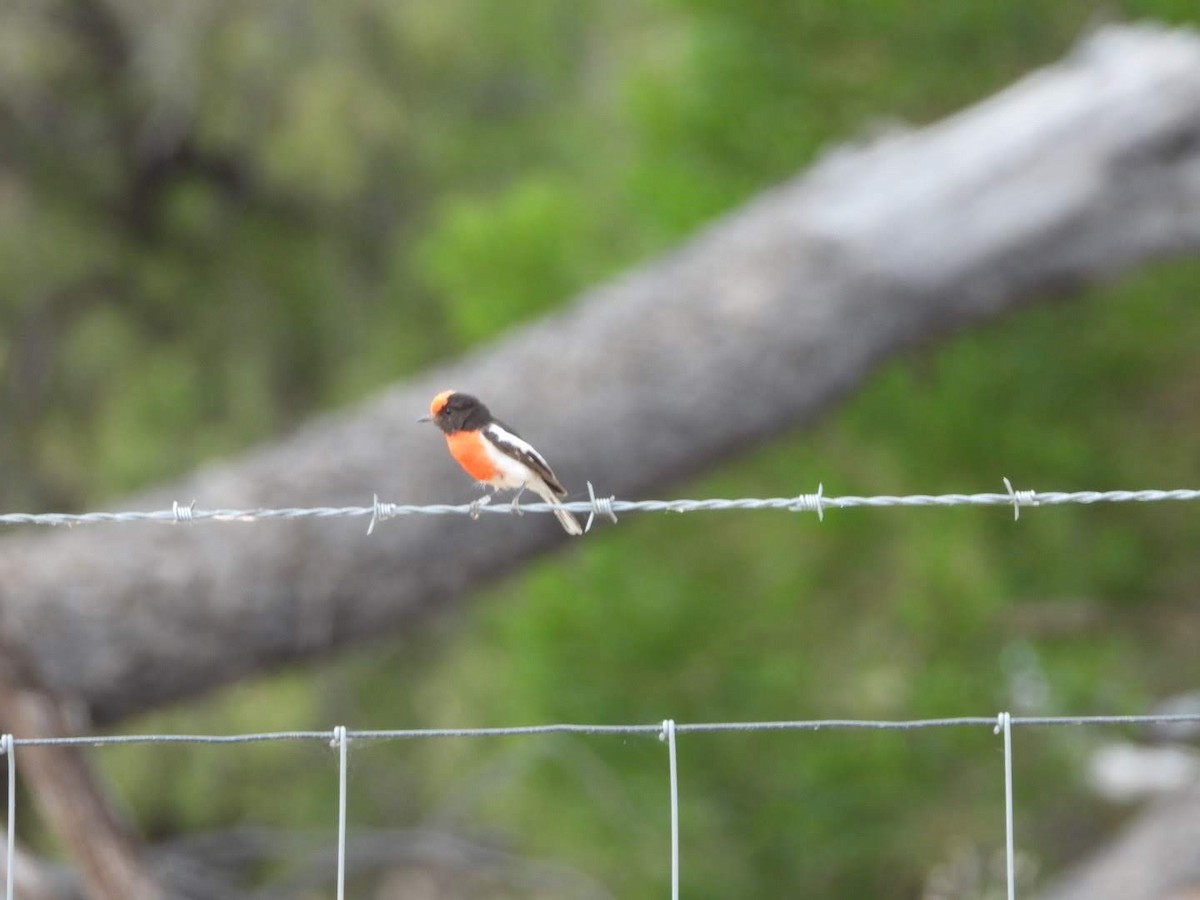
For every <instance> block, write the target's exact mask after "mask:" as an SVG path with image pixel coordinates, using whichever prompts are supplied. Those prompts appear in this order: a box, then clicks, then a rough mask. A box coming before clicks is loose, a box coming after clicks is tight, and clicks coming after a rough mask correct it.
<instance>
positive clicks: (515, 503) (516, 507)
mask: <svg viewBox="0 0 1200 900" xmlns="http://www.w3.org/2000/svg"><path fill="white" fill-rule="evenodd" d="M523 493H525V485H521V489H520V490H519V491H517V496H515V497H513V498H512V503H511V504H509V506H510V507H511V509H512V513H513V515H514V516H523V515H525V510H523V509H521V503H520V500H521V495H522V494H523Z"/></svg>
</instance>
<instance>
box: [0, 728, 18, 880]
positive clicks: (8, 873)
mask: <svg viewBox="0 0 1200 900" xmlns="http://www.w3.org/2000/svg"><path fill="white" fill-rule="evenodd" d="M0 752H2V753H4V755H5V756H7V757H8V819H7V821H6V822H5V823H4V830H5V831H6V832H8V835H7V836H8V848H7V857H6V860H5V864H4V896H5V897H6V898H7V900H13V896H14V894H13V881H14V877H13V872H14V870H15V869H16V861H17V745H16V743H15V742H14V741H13V736H12V735H11V734H6V735H4V737H2V738H0Z"/></svg>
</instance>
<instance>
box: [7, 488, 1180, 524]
mask: <svg viewBox="0 0 1200 900" xmlns="http://www.w3.org/2000/svg"><path fill="white" fill-rule="evenodd" d="M1004 485H1005V488H1006V490H1005V491H1004V493H998V492H997V493H979V494H909V495H900V496H893V495H881V496H873V497H860V496H855V495H849V496H842V497H835V496H827V495H826V494H825V491H824V485H819V486H818V488H817V492H816V493H815V494H799V495H797V496H794V497H742V498H737V499H720V498H710V499H702V500H692V499H679V500H618V499H617V498H616V497H615V496H613V497H602V496H598V495H597V494H596V492H595V490H594V489H593V487H592V485H591V483H590V482H589V483H588V495H589V496H588V499H587V500H572V501H567V502H564V503H562V504H561V507H562V508H565V509H567V510H569V511H570V512H573V513H579V514H585V513H586V514H587V516H588V520H587V525H586V528H585V530H590V529H591V527H592V524H593V522H594V520H595V519H596V518H598V517H602V518H606V519H608V520H610V521H612V522H616V521H617V516H618V514H623V513H630V512H668V513H691V512H727V511H731V510H781V511H784V512H815V513H816V514H817V517H818V519H821V520H823V519H824V518H825V513H826V511H828V510H833V509H855V508H859V507H868V508H873V509H878V508H884V507H924V506H934V507H953V506H1011V507H1012V510H1013V518H1014V519H1019V518H1020V516H1021V510H1022V509H1025V508H1029V507H1039V506H1064V505H1069V504H1076V505H1084V506H1089V505H1093V504H1097V503H1164V502H1194V501H1197V500H1200V490H1196V489H1192V488H1179V489H1175V490H1154V489H1151V490H1136V491H1128V490H1114V491H1033V490H1015V489H1014V488H1013V486H1012V484H1011V483H1010V482H1009V480H1008V479H1007V478H1005V479H1004ZM490 500H491V497H489V496H485V497H481V498H480V499H479V500H476V501H474V502H472V503H459V504H450V503H432V504H423V505H418V504H407V503H386V502H383V501H381V500H380V499H379V497H378V496H376V497H375V498H374V501H373V502H372V504H371V505H370V506H315V507H283V508H278V509H270V508H263V507H257V508H247V509H225V508H221V509H203V508H198V507H197V505H196V501H195V500H193V501H192V502H191V503H189V504H186V505H184V504H181V503H179V502H176V503H174V504H173V505H172V507H171V508H170V509H157V510H129V511H125V512H88V513H0V525H48V526H75V525H98V524H105V523H109V524H112V523H119V524H124V523H130V522H167V523H187V522H264V521H270V520H274V519H355V518H359V519H368V520H369V524H368V526H367V533H368V534H370V533H372V532H373V531H374V530H375V527H376V525H377V524H378V523H380V522H383V521H385V520H387V519H395V518H400V517H402V516H416V515H425V516H470V517H471V518H473V519H477V518H479V516H481V515H492V514H497V515H523V514H525V513H535V514H538V513H549V512H553V511H554V510H555V509H556V508H559V506H556V505H551V504H549V503H540V502H539V503H529V504H521V505H519V506H518V505H517V504H516V503H515V502H514V503H509V502H503V503H497V504H494V505H493V504H491V503H490Z"/></svg>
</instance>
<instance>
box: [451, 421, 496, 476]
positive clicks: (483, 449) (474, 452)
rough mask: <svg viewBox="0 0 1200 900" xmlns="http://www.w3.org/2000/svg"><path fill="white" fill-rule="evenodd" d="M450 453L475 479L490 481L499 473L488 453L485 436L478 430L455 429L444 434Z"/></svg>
mask: <svg viewBox="0 0 1200 900" xmlns="http://www.w3.org/2000/svg"><path fill="white" fill-rule="evenodd" d="M446 443H447V444H448V445H449V447H450V455H451V456H453V457H454V458H455V459H456V460H457V461H458V464H459V465H460V466H462V467H463V468H464V469H466V471H467V474H468V475H470V476H471V477H472V478H474V479H475V480H476V481H491V480H492V479H493V478H495V477H496V476H497V475H499V474H500V473H499V472H498V471H497V470H496V466H495V465H494V464H493V463H492V459H491V456H490V455H489V454H488V449H487V438H485V437H484V436H483V435H481V434H480V433H479V432H478V431H455V432H452V433H451V434H448V435H446Z"/></svg>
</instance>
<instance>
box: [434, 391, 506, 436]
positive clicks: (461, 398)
mask: <svg viewBox="0 0 1200 900" xmlns="http://www.w3.org/2000/svg"><path fill="white" fill-rule="evenodd" d="M421 421H431V422H433V424H435V425H436V426H437V427H438V428H440V429H442V431H444V432H446V434H453V433H454V432H456V431H472V430H474V429H476V428H482V427H483V426H484V425H486V424H488V423H489V422H490V421H492V414H491V413H490V412H488V408H487V407H486V406H484V405H483V404H482V403H481V402H479V399H478V398H477V397H473V396H471V395H470V394H463V393H461V392H459V391H442V392H441V393H440V394H438V395H437V396H436V397H434V398H433V402H431V403H430V404H429V415H428V416H425V417H423V418H422V420H421Z"/></svg>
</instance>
